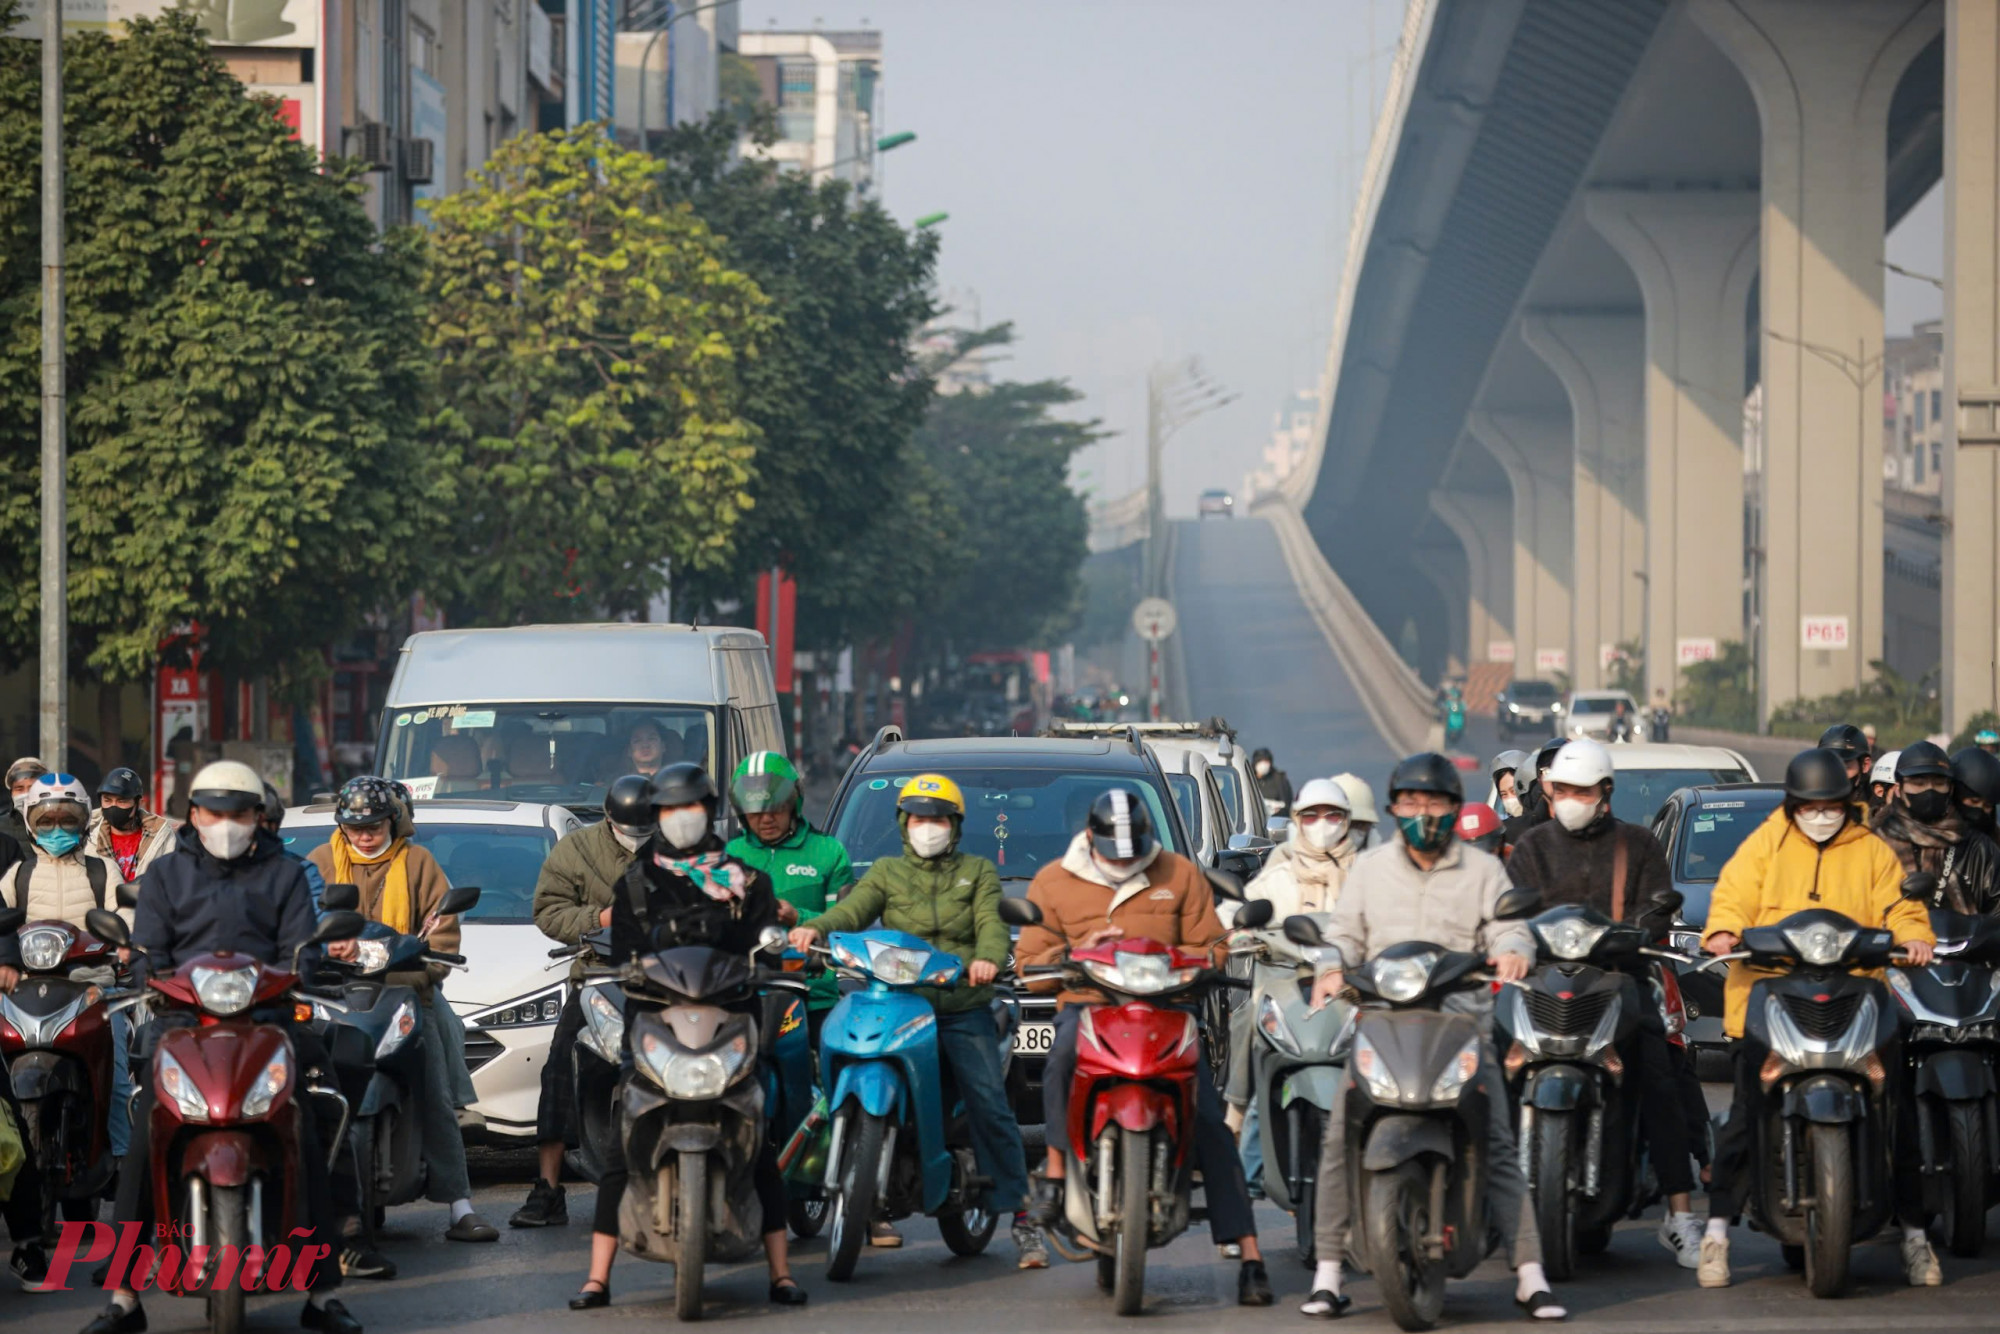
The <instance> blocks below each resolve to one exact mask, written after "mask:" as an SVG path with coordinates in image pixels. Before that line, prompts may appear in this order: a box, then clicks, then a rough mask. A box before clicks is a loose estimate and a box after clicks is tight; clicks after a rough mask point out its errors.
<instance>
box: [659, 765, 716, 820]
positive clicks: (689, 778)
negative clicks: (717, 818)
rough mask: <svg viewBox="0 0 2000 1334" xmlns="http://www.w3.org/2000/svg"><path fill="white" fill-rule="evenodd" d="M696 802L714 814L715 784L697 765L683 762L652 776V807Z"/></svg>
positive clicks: (687, 804) (685, 804)
mask: <svg viewBox="0 0 2000 1334" xmlns="http://www.w3.org/2000/svg"><path fill="white" fill-rule="evenodd" d="M696 802H700V803H701V804H702V805H704V806H706V807H708V813H709V814H710V815H714V814H715V783H714V782H713V781H712V780H711V779H710V778H709V776H708V771H707V770H706V769H704V768H702V767H701V766H700V765H699V764H694V763H691V762H689V761H685V760H683V761H682V762H681V763H679V764H670V765H668V766H667V767H666V768H664V769H662V770H660V771H659V772H658V773H656V774H654V775H653V805H654V807H655V808H658V807H661V806H692V805H694V804H695V803H696Z"/></svg>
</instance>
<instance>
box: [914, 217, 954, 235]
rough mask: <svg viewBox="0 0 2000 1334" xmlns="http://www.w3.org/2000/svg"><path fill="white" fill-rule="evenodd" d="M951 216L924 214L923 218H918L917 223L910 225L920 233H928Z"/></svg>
mask: <svg viewBox="0 0 2000 1334" xmlns="http://www.w3.org/2000/svg"><path fill="white" fill-rule="evenodd" d="M950 216H951V214H949V213H926V214H924V216H923V217H921V218H918V219H917V220H916V221H915V222H913V223H911V224H910V225H911V226H913V227H915V228H916V229H917V230H918V231H920V232H921V231H928V230H929V229H930V228H932V227H935V226H937V225H938V224H939V223H941V222H943V221H945V219H947V218H949V217H950Z"/></svg>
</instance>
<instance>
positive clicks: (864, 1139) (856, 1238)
mask: <svg viewBox="0 0 2000 1334" xmlns="http://www.w3.org/2000/svg"><path fill="white" fill-rule="evenodd" d="M850 1115H851V1116H852V1117H853V1124H852V1125H850V1126H849V1127H848V1129H849V1132H850V1133H849V1134H848V1135H847V1136H846V1137H845V1139H844V1141H843V1143H842V1144H841V1153H842V1154H844V1155H845V1156H846V1158H847V1161H846V1162H844V1163H842V1164H841V1165H840V1193H839V1194H838V1195H836V1196H835V1197H834V1200H833V1236H832V1237H831V1238H830V1239H829V1240H828V1244H827V1256H826V1276H827V1277H828V1278H830V1279H832V1280H833V1281H834V1282H836V1283H845V1282H846V1281H847V1280H848V1279H850V1278H853V1277H854V1264H855V1261H857V1260H859V1259H860V1258H861V1248H862V1247H864V1246H866V1245H867V1244H868V1225H869V1224H870V1223H872V1222H873V1221H874V1220H875V1182H876V1181H877V1180H878V1179H879V1178H880V1176H881V1169H882V1140H883V1136H884V1129H885V1128H884V1125H883V1122H882V1118H881V1117H879V1116H870V1115H869V1114H868V1113H867V1112H864V1111H862V1110H860V1109H859V1108H858V1107H857V1108H856V1109H855V1110H854V1111H853V1112H851V1113H850Z"/></svg>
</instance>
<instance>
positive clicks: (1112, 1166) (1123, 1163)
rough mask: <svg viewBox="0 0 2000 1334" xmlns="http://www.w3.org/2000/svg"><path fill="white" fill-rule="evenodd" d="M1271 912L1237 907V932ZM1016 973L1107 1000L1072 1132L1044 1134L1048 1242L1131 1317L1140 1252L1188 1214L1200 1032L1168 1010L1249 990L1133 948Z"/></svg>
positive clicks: (1141, 1281)
mask: <svg viewBox="0 0 2000 1334" xmlns="http://www.w3.org/2000/svg"><path fill="white" fill-rule="evenodd" d="M1271 913H1272V908H1271V904H1270V901H1269V900H1266V899H1256V900H1252V901H1250V902H1248V903H1245V904H1243V905H1242V907H1240V908H1239V909H1237V912H1236V918H1235V923H1234V925H1235V926H1236V927H1237V928H1239V929H1242V930H1256V929H1258V928H1260V927H1263V926H1267V925H1269V924H1270V921H1271ZM1000 915H1001V917H1002V918H1003V919H1005V920H1006V921H1007V922H1008V924H1009V925H1016V926H1027V925H1030V924H1032V923H1035V922H1038V921H1040V920H1041V910H1040V909H1039V908H1038V907H1036V906H1035V905H1034V904H1033V903H1031V902H1029V901H1028V900H1026V899H1005V900H1003V901H1002V902H1001V905H1000ZM1019 972H1020V976H1021V978H1022V980H1023V981H1029V980H1043V979H1062V980H1066V981H1069V982H1072V983H1075V984H1076V985H1079V986H1086V987H1090V988H1093V989H1095V990H1098V991H1102V992H1105V993H1106V994H1107V995H1109V996H1110V997H1111V1000H1110V1002H1109V1003H1107V1004H1104V1005H1093V1006H1090V1007H1089V1008H1087V1009H1085V1010H1084V1012H1083V1017H1082V1020H1081V1022H1080V1023H1079V1024H1078V1026H1077V1060H1076V1073H1075V1076H1074V1077H1073V1079H1072V1081H1071V1084H1070V1098H1069V1123H1068V1124H1067V1125H1063V1126H1050V1127H1049V1134H1050V1135H1051V1136H1053V1137H1056V1138H1055V1139H1054V1140H1052V1142H1055V1143H1059V1144H1060V1145H1061V1148H1062V1151H1063V1156H1064V1159H1065V1163H1066V1167H1067V1171H1066V1173H1065V1176H1064V1178H1063V1192H1064V1193H1063V1214H1064V1217H1063V1221H1062V1222H1061V1223H1060V1224H1058V1226H1057V1227H1056V1228H1053V1229H1051V1232H1050V1236H1051V1240H1052V1241H1053V1242H1054V1244H1055V1245H1056V1247H1057V1249H1059V1250H1062V1251H1063V1252H1064V1254H1065V1255H1069V1256H1071V1258H1082V1256H1083V1255H1089V1256H1092V1257H1094V1258H1095V1259H1096V1261H1097V1284H1098V1286H1099V1287H1100V1288H1104V1289H1107V1290H1109V1291H1110V1293H1111V1299H1112V1307H1113V1309H1114V1310H1116V1311H1117V1312H1118V1314H1119V1315H1137V1314H1139V1311H1140V1309H1141V1308H1142V1307H1143V1306H1144V1304H1145V1290H1146V1252H1147V1251H1148V1250H1149V1249H1154V1248H1158V1247H1162V1246H1166V1245H1168V1244H1169V1243H1171V1242H1172V1241H1173V1240H1174V1238H1176V1237H1178V1236H1179V1235H1180V1234H1181V1233H1183V1232H1185V1231H1186V1230H1187V1227H1188V1224H1189V1223H1190V1222H1191V1221H1193V1220H1194V1218H1195V1217H1196V1216H1197V1215H1196V1212H1195V1210H1194V1208H1193V1201H1192V1197H1193V1190H1194V1183H1193V1176H1194V1167H1195V1163H1194V1153H1193V1147H1194V1117H1195V1106H1194V1100H1195V1068H1196V1067H1195V1062H1196V1061H1198V1060H1200V1059H1201V1055H1200V1051H1199V1048H1200V1046H1201V1043H1200V1040H1199V1037H1200V1024H1199V1022H1198V1021H1197V1020H1196V1018H1195V1016H1194V1015H1193V1014H1191V1013H1189V1012H1188V1011H1187V1010H1186V1009H1182V1008H1180V1007H1179V1005H1178V1004H1176V1002H1177V1001H1192V1000H1195V999H1197V998H1198V997H1199V996H1200V995H1201V994H1202V993H1204V992H1206V991H1208V990H1210V989H1212V988H1215V987H1236V988H1243V987H1247V986H1248V985H1249V984H1248V983H1247V982H1245V981H1243V980H1242V979H1240V978H1233V977H1230V976H1229V975H1228V974H1227V973H1226V972H1223V971H1221V970H1219V969H1215V968H1212V967H1210V966H1209V958H1208V956H1207V955H1206V954H1204V953H1199V952H1196V951H1191V950H1181V949H1172V948H1169V947H1167V946H1165V945H1161V944H1159V943H1158V942H1156V941H1152V940H1145V939H1137V938H1134V939H1127V940H1117V941H1113V942H1111V943H1109V944H1106V945H1100V946H1098V947H1096V948H1094V949H1087V950H1072V951H1071V952H1070V954H1069V956H1068V958H1067V959H1066V960H1065V962H1063V963H1062V964H1060V965H1057V966H1054V967H1049V968H1031V969H1021V970H1019ZM1065 1228H1066V1229H1067V1232H1068V1240H1067V1241H1065V1239H1064V1237H1063V1235H1062V1234H1063V1232H1064V1230H1065ZM1069 1243H1074V1244H1075V1246H1076V1247H1077V1248H1078V1249H1076V1250H1072V1249H1071V1245H1070V1244H1069Z"/></svg>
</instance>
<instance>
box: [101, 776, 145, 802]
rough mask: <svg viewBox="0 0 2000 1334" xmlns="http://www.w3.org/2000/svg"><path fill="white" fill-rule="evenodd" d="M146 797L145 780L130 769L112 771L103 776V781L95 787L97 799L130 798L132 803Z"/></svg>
mask: <svg viewBox="0 0 2000 1334" xmlns="http://www.w3.org/2000/svg"><path fill="white" fill-rule="evenodd" d="M145 795H146V780H145V779H143V778H141V777H139V775H138V774H136V773H134V772H133V771H132V770H130V769H113V770H112V771H111V772H110V773H108V774H106V775H104V781H103V782H102V783H99V784H98V785H97V799H98V800H99V801H102V800H103V799H104V798H106V797H130V798H131V799H132V800H133V801H137V800H138V799H139V798H141V797H143V796H145Z"/></svg>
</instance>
